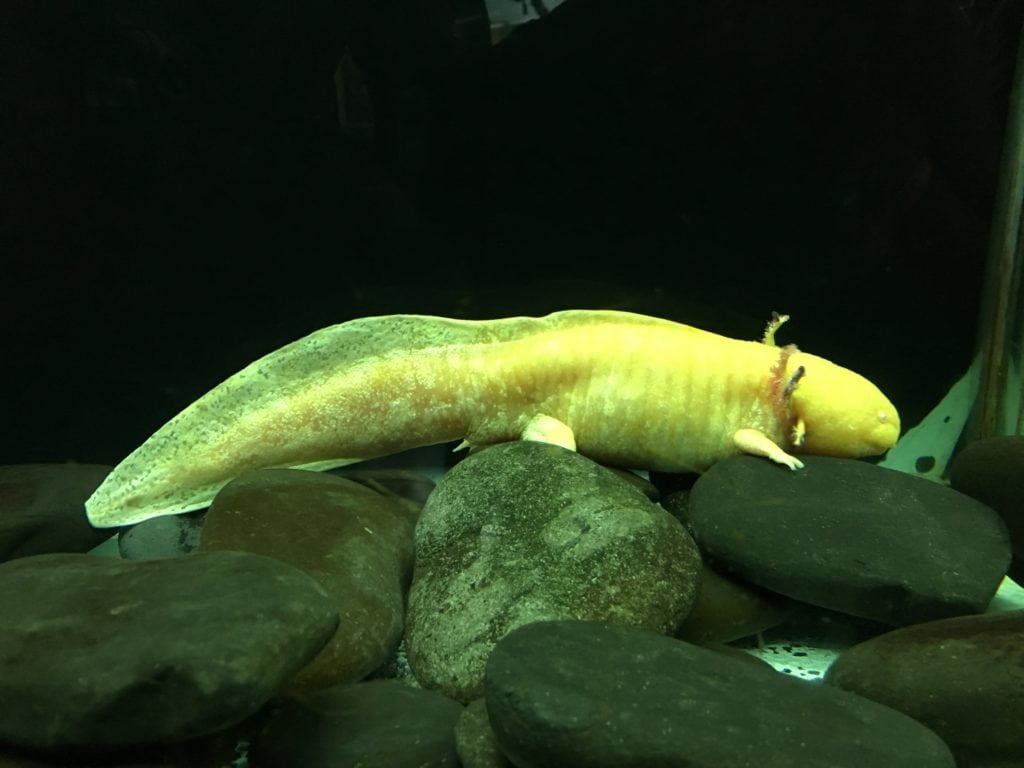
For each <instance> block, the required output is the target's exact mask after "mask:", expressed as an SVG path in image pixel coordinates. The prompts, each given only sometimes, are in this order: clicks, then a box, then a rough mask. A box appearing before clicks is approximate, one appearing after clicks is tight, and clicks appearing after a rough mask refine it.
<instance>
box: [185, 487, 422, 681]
mask: <svg viewBox="0 0 1024 768" xmlns="http://www.w3.org/2000/svg"><path fill="white" fill-rule="evenodd" d="M414 515H415V511H414V510H410V509H409V508H408V506H407V505H406V504H403V503H401V501H400V500H399V498H398V497H396V496H394V495H393V494H390V493H387V494H383V493H380V492H378V491H375V490H371V489H370V488H367V487H366V486H363V485H361V484H359V483H356V482H354V481H352V480H346V479H345V478H341V477H336V476H334V475H324V474H320V473H318V472H308V471H304V470H300V469H265V470H260V471H257V472H248V473H246V474H244V475H242V476H240V477H238V478H236V479H235V480H233V481H231V482H230V483H228V484H227V485H226V486H225V487H224V488H223V489H222V490H221V492H220V493H218V494H217V496H216V498H215V499H214V500H213V504H211V505H210V509H209V511H208V512H207V513H206V522H205V523H204V525H203V540H202V549H203V551H213V550H240V551H245V552H254V553H256V554H259V555H267V556H268V557H274V558H276V559H278V560H281V561H282V562H285V563H288V564H289V565H293V566H295V567H296V568H300V569H301V570H303V571H305V572H306V573H308V574H309V575H310V576H312V577H313V578H314V579H316V580H317V582H319V583H320V585H321V586H322V587H323V588H324V590H326V592H327V593H328V594H329V595H330V596H331V599H332V600H333V601H334V604H335V605H336V606H337V608H338V613H339V614H340V615H341V616H342V621H341V623H340V624H339V626H338V630H337V632H335V634H334V637H332V638H331V641H330V642H329V643H328V644H327V645H326V646H325V647H324V648H323V650H322V651H321V652H320V653H319V654H318V655H317V657H316V658H315V659H314V660H313V661H312V662H310V664H309V665H308V666H307V667H305V668H304V669H303V670H302V671H301V672H299V674H297V675H296V676H295V678H294V679H293V680H292V681H291V683H290V684H289V687H290V688H326V687H328V686H331V685H341V684H344V683H352V682H355V681H356V680H361V679H362V678H363V677H365V676H366V675H367V674H369V673H370V672H371V671H373V670H374V669H376V668H377V667H379V666H380V665H381V664H383V663H384V662H385V661H387V659H388V658H389V657H390V656H391V655H392V654H393V653H394V651H395V648H396V647H397V646H398V642H399V640H400V639H401V637H402V623H403V618H404V605H403V602H404V597H405V588H406V587H407V586H408V584H409V579H410V577H411V576H412V531H413V523H414V520H415V517H414Z"/></svg>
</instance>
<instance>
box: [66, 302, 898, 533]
mask: <svg viewBox="0 0 1024 768" xmlns="http://www.w3.org/2000/svg"><path fill="white" fill-rule="evenodd" d="M785 319H786V318H785V317H779V316H777V315H776V316H775V318H774V319H773V321H772V322H771V323H769V325H768V328H767V329H766V331H765V334H764V338H763V339H762V341H760V342H757V341H741V340H737V339H730V338H726V337H724V336H719V335H717V334H714V333H709V332H707V331H702V330H699V329H697V328H693V327H690V326H687V325H681V324H679V323H674V322H670V321H668V320H661V319H658V318H654V317H648V316H645V315H638V314H632V313H629V312H616V311H609V310H568V311H564V312H555V313H553V314H550V315H547V316H546V317H539V318H533V317H512V318H507V319H501V320H475V321H474V320H452V319H448V318H443V317H430V316H424V315H388V316H382V317H367V318H362V319H358V320H352V321H350V322H347V323H341V324H340V325H335V326H331V327H329V328H324V329H322V330H319V331H316V332H314V333H312V334H310V335H309V336H306V337H305V338H303V339H300V340H299V341H296V342H294V343H292V344H289V345H287V346H285V347H282V348H281V349H278V350H276V351H274V352H271V353H270V354H268V355H266V356H265V357H263V358H261V359H259V360H257V361H256V362H254V363H252V364H251V365H249V366H248V367H246V368H244V369H243V370H242V371H240V372H238V373H236V374H235V375H233V376H231V377H230V378H229V379H227V380H226V381H224V382H223V383H222V384H220V385H219V386H217V387H215V388H214V389H213V390H211V391H210V392H208V393H207V394H205V395H203V396H202V397H201V398H199V399H198V400H196V401H195V402H194V403H192V404H191V405H190V406H188V407H187V408H186V409H185V410H183V411H182V412H181V413H179V414H178V415H177V416H175V417H174V418H173V419H171V420H170V421H169V422H167V424H165V425H164V426H163V427H161V428H160V429H159V430H158V431H157V432H156V433H155V434H154V435H153V436H152V437H150V438H149V439H148V440H146V442H144V443H143V444H142V445H141V446H140V447H139V448H138V449H136V450H135V451H134V452H133V453H132V454H131V455H129V456H128V457H127V458H126V459H125V460H124V461H122V462H121V463H120V464H119V465H118V466H117V467H116V468H115V469H114V470H113V472H111V473H110V475H109V476H108V477H107V478H106V480H105V481H104V482H103V484H102V485H100V487H99V488H98V489H97V490H96V492H95V493H94V494H93V495H92V497H91V498H90V499H89V500H88V501H87V502H86V510H87V512H88V516H89V520H90V521H91V522H92V524H93V525H95V526H99V527H107V526H119V525H128V524H130V523H135V522H139V521H141V520H145V519H147V518H151V517H156V516H158V515H173V514H177V513H180V512H187V511H190V510H194V509H200V508H202V507H205V506H208V505H209V503H210V501H211V500H212V499H213V497H214V495H215V494H216V493H217V491H219V490H220V489H221V488H222V487H223V486H224V485H225V484H226V483H227V482H228V481H230V480H231V479H232V478H234V477H237V476H238V475H239V474H241V473H242V472H245V471H246V470H251V469H257V468H263V467H301V468H308V469H328V468H330V467H336V466H341V465H344V464H350V463H354V462H357V461H361V460H364V459H369V458H373V457H377V456H384V455H387V454H391V453H397V452H399V451H402V450H405V449H408V448H414V447H417V446H422V445H430V444H433V443H441V442H446V441H449V440H457V439H459V438H463V439H464V443H463V445H473V446H478V445H488V444H492V443H498V442H503V441H507V440H517V439H527V440H529V439H532V440H545V441H548V442H553V443H557V444H559V445H562V446H565V447H567V448H571V449H574V450H578V451H579V452H580V453H582V454H584V455H585V456H588V457H590V458H592V459H594V460H595V461H599V462H602V463H606V464H610V465H615V466H620V467H630V468H634V469H649V470H660V471H663V472H683V471H697V472H701V471H704V470H705V469H707V468H708V467H710V466H711V465H712V464H714V463H715V462H716V461H719V460H721V459H723V458H726V457H728V456H731V455H734V454H737V453H750V454H756V455H760V456H765V457H767V458H769V459H771V460H772V461H775V462H778V463H779V464H781V465H784V466H787V467H789V468H791V469H798V468H800V467H802V466H803V465H802V464H801V462H800V461H799V459H797V458H796V457H795V456H793V455H791V454H790V453H789V452H788V451H790V450H791V451H794V452H801V453H808V454H820V455H828V456H848V457H859V456H868V455H873V454H878V453H882V452H884V451H885V450H886V449H888V448H889V446H891V445H892V444H893V443H894V442H895V441H896V438H897V437H898V435H899V430H900V422H899V416H898V415H897V413H896V409H895V408H894V407H893V405H892V403H890V402H889V400H888V399H887V398H886V397H885V395H883V394H882V393H881V392H880V391H879V390H878V388H877V387H876V386H875V385H874V384H872V383H871V382H869V381H868V380H867V379H865V378H864V377H862V376H860V375H858V374H856V373H854V372H853V371H850V370H847V369H845V368H842V367H840V366H838V365H835V364H833V363H831V362H829V361H828V360H825V359H823V358H820V357H816V356H814V355H809V354H807V353H804V352H800V351H799V350H797V348H796V347H795V346H792V345H789V346H784V347H779V346H776V345H775V341H774V334H775V331H776V330H777V328H778V326H779V325H781V324H782V322H784V321H785Z"/></svg>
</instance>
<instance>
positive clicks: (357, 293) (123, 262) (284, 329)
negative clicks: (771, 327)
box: [0, 0, 1021, 464]
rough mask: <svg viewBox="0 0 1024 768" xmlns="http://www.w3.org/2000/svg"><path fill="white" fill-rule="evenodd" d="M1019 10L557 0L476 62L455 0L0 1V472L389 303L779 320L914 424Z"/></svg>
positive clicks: (968, 292)
mask: <svg viewBox="0 0 1024 768" xmlns="http://www.w3.org/2000/svg"><path fill="white" fill-rule="evenodd" d="M494 1H495V2H501V0H494ZM508 1H509V2H512V1H513V0H508ZM1020 19H1021V2H1019V1H1018V0H1013V1H1012V2H1010V1H1006V0H1004V1H1001V2H1000V1H996V0H992V1H990V2H983V0H975V1H974V2H969V1H968V0H961V2H953V1H952V0H915V1H910V0H894V1H887V2H881V1H879V2H870V1H869V2H852V1H850V2H842V1H841V0H799V1H797V0H782V1H781V2H772V3H764V2H760V0H746V1H723V0H719V1H717V2H667V1H666V0H658V1H657V2H655V1H653V0H630V2H628V3H625V2H621V0H619V1H617V2H610V1H609V0H568V2H566V3H565V4H563V5H562V6H560V7H559V8H557V9H556V10H554V11H553V12H552V13H550V14H547V15H545V16H543V18H541V19H540V20H539V21H538V22H535V23H531V24H528V25H525V26H523V27H520V28H519V29H518V30H517V31H516V32H515V33H513V34H512V35H511V36H510V37H508V38H506V39H504V40H503V41H502V42H501V43H500V44H498V45H497V46H493V47H492V46H491V45H490V44H489V38H488V23H487V19H486V17H485V16H484V15H483V6H482V4H481V3H480V2H479V0H445V1H441V0H407V1H406V2H398V1H397V0H333V1H332V0H304V2H301V3H299V2H283V1H275V0H244V1H243V0H203V1H202V2H200V1H199V0H191V1H190V0H179V1H177V2H172V1H171V0H136V1H135V2H103V3H91V2H80V1H79V0H66V1H64V2H58V1H54V2H30V1H28V0H7V1H6V2H5V3H3V4H2V5H0V100H2V101H0V248H2V254H0V256H2V265H0V281H2V282H0V323H2V324H0V328H2V333H3V341H4V343H3V352H2V355H0V361H2V362H0V366H2V368H0V381H2V385H0V404H2V406H0V407H2V414H3V417H2V427H0V429H2V432H0V434H2V440H0V464H9V463H21V462H36V461H68V460H72V461H82V462H100V463H116V462H117V461H118V460H120V458H122V457H123V456H124V455H125V454H126V453H127V452H128V451H130V450H131V449H133V448H134V447H136V445H138V444H139V443H140V442H141V441H142V440H143V439H144V438H146V437H147V436H148V435H149V434H150V433H151V432H153V431H154V430H155V429H156V428H157V427H158V426H160V425H161V424H162V423H163V422H164V421H165V420H166V419H168V418H169V417H170V416H172V415H173V414H174V413H176V412H177V411H178V410H180V409H181V408H182V407H184V406H185V405H186V404H187V403H188V402H190V401H191V400H192V399H194V398H195V397H197V396H198V395H200V394H202V393H203V392H205V391H206V390H208V389H209V388H211V387H212V386H213V385H215V384H216V383H217V382H219V381H220V380H222V379H223V378H225V377H226V376H227V375H229V374H231V373H233V372H234V371H236V370H238V369H239V368H241V367H242V366H244V365H245V364H247V363H248V362H250V361H251V360H253V359H255V358H256V357H258V356H260V355H262V354H264V353H266V352H269V351H271V350H272V349H274V348H276V347H278V346H280V345H282V344H284V343H286V342H288V341H291V340H293V339H295V338H298V337H299V336H302V335H304V334H305V333H308V332H310V331H312V330H315V329H316V328H319V327H322V326H325V325H330V324H332V323H337V322H341V321H344V320H347V319H350V318H353V317H358V316H362V315H369V314H379V313H389V312H428V313H435V314H446V315H452V316H459V317H480V318H484V317H497V316H504V315H509V314H540V313H545V312H548V311H552V310H555V309H561V308H567V307H611V308H617V309H628V310H633V311H639V312H646V313H650V314H657V315H662V316H665V317H669V318H672V319H676V320H680V321H683V322H690V323H693V324H697V325H701V326H703V327H706V328H708V329H710V330H715V331H718V332H723V333H727V334H730V335H736V336H740V337H749V338H756V337H758V336H759V334H760V331H761V328H762V326H763V323H764V321H765V319H766V318H767V316H768V314H769V313H770V311H771V310H779V311H784V312H788V313H790V314H792V315H793V321H792V322H791V324H790V325H789V326H787V328H786V329H785V331H784V333H783V334H781V336H782V338H783V340H784V341H787V342H788V341H795V342H797V343H798V344H800V346H801V347H802V348H804V349H806V350H808V351H811V352H815V353H818V354H820V355H823V356H825V357H828V358H831V359H833V360H835V361H836V362H839V363H841V364H845V365H848V366H850V367H853V368H854V369H856V370H858V371H860V372H862V373H864V374H865V375H867V376H868V377H869V378H872V379H873V380H875V381H876V382H877V383H878V384H879V385H880V386H882V388H883V389H884V390H885V391H886V392H887V393H889V394H890V396H891V397H892V399H893V400H894V401H895V402H896V404H897V406H898V407H899V408H900V409H901V411H902V413H903V417H904V423H905V424H906V425H907V426H910V425H912V424H913V423H915V422H916V420H918V419H919V418H920V417H921V416H922V415H923V414H924V413H925V412H927V410H929V409H930V408H931V406H932V405H934V404H935V402H937V400H938V399H939V398H940V397H941V396H942V395H943V394H944V393H945V391H946V389H947V388H948V387H949V386H950V384H952V383H953V381H954V380H955V379H956V378H957V377H958V376H960V375H961V374H962V372H963V371H964V370H965V369H966V367H967V365H968V364H969V362H970V357H971V353H972V349H973V346H974V341H975V338H974V336H975V322H976V318H977V313H978V295H979V287H980V283H981V277H982V274H983V266H984V258H985V249H986V240H987V236H988V225H989V217H990V215H991V209H992V203H993V201H992V196H993V191H994V189H995V180H996V173H997V163H998V154H999V148H1000V142H1001V126H1002V122H1003V119H1004V112H1005V108H1006V96H1007V87H1008V83H1009V77H1010V67H1011V64H1012V60H1013V55H1014V54H1013V51H1014V46H1015V44H1016V39H1017V30H1019V28H1020ZM342 61H344V62H345V64H344V66H343V67H342V68H341V70H340V71H341V73H342V74H341V82H342V83H343V92H344V96H343V97H342V98H341V102H342V103H343V104H344V106H345V115H344V117H341V116H340V115H339V89H338V82H337V79H336V78H335V72H336V70H338V68H339V62H342Z"/></svg>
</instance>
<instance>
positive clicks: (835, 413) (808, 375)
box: [787, 352, 900, 458]
mask: <svg viewBox="0 0 1024 768" xmlns="http://www.w3.org/2000/svg"><path fill="white" fill-rule="evenodd" d="M800 367H803V369H804V371H803V375H802V376H801V377H800V378H799V382H798V384H797V385H796V387H795V389H794V390H793V393H792V395H791V397H792V409H793V415H794V416H795V417H796V427H795V429H794V432H795V435H796V438H797V440H800V439H802V442H800V443H799V447H798V448H797V451H798V452H800V453H810V454H819V455H824V456H841V457H849V458H858V457H860V456H875V455H877V454H880V453H885V451H887V450H888V449H889V448H891V447H892V445H893V444H894V443H895V442H896V439H897V438H898V437H899V435H900V416H899V413H897V411H896V407H895V406H894V405H893V404H892V403H891V402H890V401H889V398H887V397H886V396H885V395H883V394H882V392H881V390H879V389H878V387H876V386H875V385H874V384H872V383H871V382H870V381H868V380H867V379H865V378H864V377H863V376H861V375H860V374H857V373H854V372H853V371H851V370H849V369H847V368H843V367H842V366H839V365H836V364H835V363H832V362H829V361H828V360H825V359H824V358H821V357H818V356H816V355H811V354H807V353H806V352H796V353H794V354H793V355H791V356H790V357H789V360H788V361H787V372H788V373H791V374H792V373H795V372H796V371H797V370H798V369H799V368H800ZM801 433H802V434H801Z"/></svg>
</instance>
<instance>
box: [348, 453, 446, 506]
mask: <svg viewBox="0 0 1024 768" xmlns="http://www.w3.org/2000/svg"><path fill="white" fill-rule="evenodd" d="M331 474H335V475H338V476H340V477H344V478H347V479H349V480H353V481H355V482H357V483H359V484H361V485H365V486H366V487H367V488H372V489H373V490H375V491H379V492H381V493H393V494H394V495H396V496H399V497H401V498H403V499H406V500H408V501H410V502H412V503H413V504H414V505H415V508H416V509H417V510H420V509H422V508H423V505H424V504H426V503H427V499H428V498H429V497H430V494H431V493H433V492H434V488H435V487H436V486H437V484H436V483H435V482H434V481H433V480H432V479H430V477H428V476H427V475H425V474H423V473H422V472H414V471H413V470H411V469H365V468H363V465H362V464H357V465H355V466H353V467H339V468H338V469H335V470H332V471H331Z"/></svg>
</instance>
